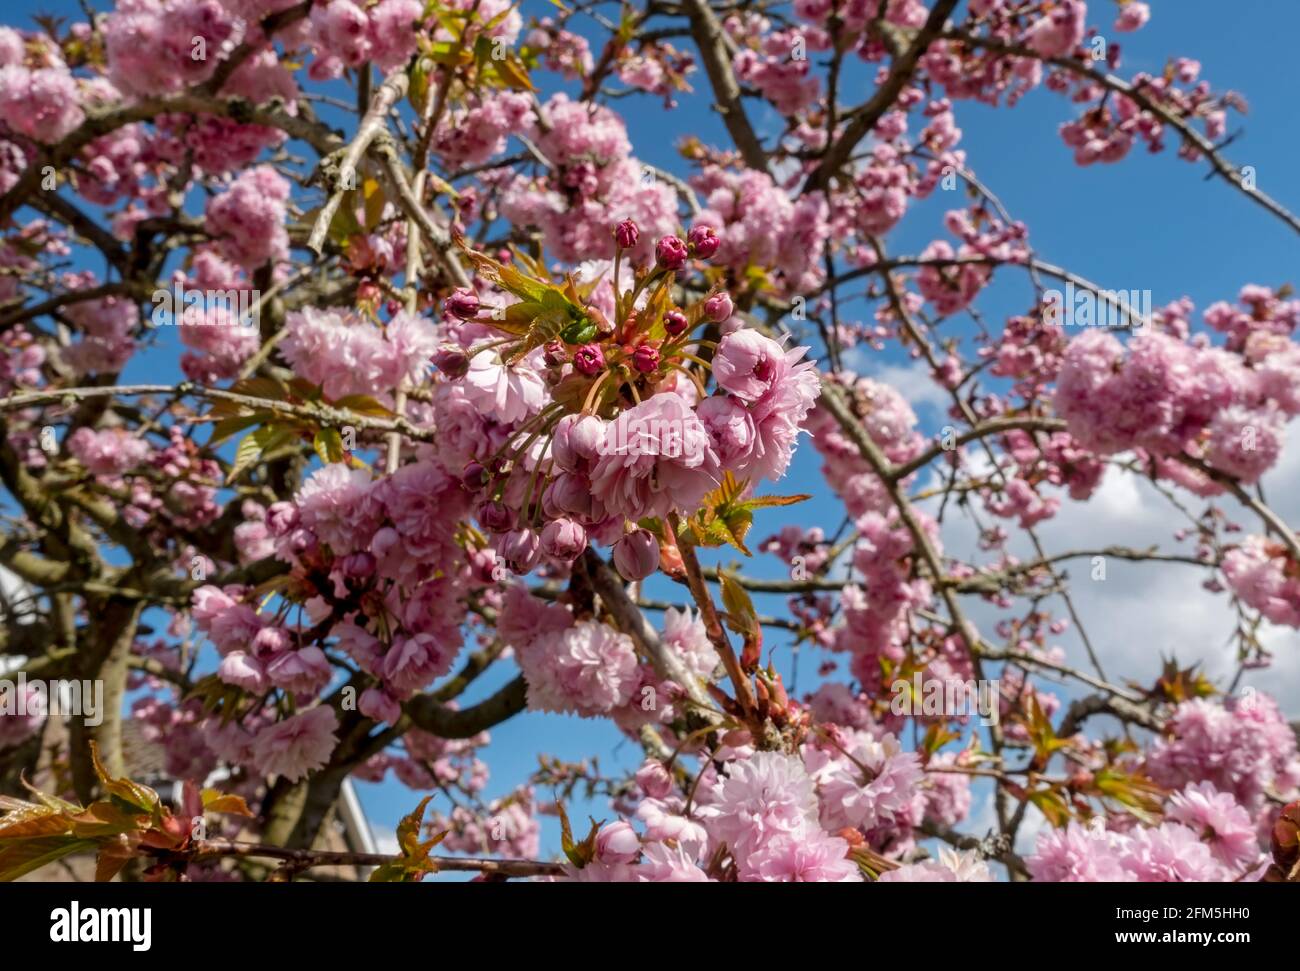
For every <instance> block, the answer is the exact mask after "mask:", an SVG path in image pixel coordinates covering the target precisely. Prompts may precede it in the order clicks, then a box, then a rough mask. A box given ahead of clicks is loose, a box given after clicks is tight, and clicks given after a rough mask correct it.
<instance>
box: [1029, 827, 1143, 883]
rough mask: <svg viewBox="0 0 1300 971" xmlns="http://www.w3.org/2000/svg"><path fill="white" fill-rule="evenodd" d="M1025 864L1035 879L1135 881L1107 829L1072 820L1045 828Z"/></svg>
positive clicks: (1075, 881)
mask: <svg viewBox="0 0 1300 971" xmlns="http://www.w3.org/2000/svg"><path fill="white" fill-rule="evenodd" d="M1025 866H1026V867H1027V868H1028V869H1029V873H1030V875H1031V876H1032V877H1033V878H1034V879H1035V880H1042V881H1044V882H1050V883H1062V882H1064V883H1108V882H1113V881H1125V880H1132V879H1133V876H1132V875H1131V874H1130V873H1129V872H1128V871H1126V870H1125V868H1124V867H1123V866H1122V865H1121V864H1120V860H1119V854H1118V852H1117V850H1116V847H1115V840H1114V839H1113V838H1112V837H1111V836H1110V834H1108V833H1106V832H1105V831H1104V830H1098V829H1092V828H1088V827H1085V826H1080V825H1079V824H1078V823H1076V822H1074V821H1071V822H1070V823H1069V825H1067V826H1066V827H1065V828H1064V829H1044V830H1042V832H1041V833H1040V834H1039V836H1038V845H1037V847H1036V848H1035V850H1034V852H1033V855H1031V856H1029V857H1026V858H1025Z"/></svg>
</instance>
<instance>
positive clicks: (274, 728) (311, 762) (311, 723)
mask: <svg viewBox="0 0 1300 971" xmlns="http://www.w3.org/2000/svg"><path fill="white" fill-rule="evenodd" d="M338 727H339V722H338V718H337V717H336V716H335V714H334V709H333V708H330V707H329V706H327V705H317V706H316V707H315V708H312V709H309V710H308V711H305V712H302V713H301V714H297V715H292V716H290V717H289V718H286V719H284V720H283V721H279V722H276V723H275V724H274V725H270V726H268V727H266V728H264V729H262V730H261V731H259V732H258V733H257V734H256V735H255V736H254V737H253V743H252V756H253V760H254V763H255V764H256V765H257V768H258V771H259V772H262V773H263V774H265V775H269V776H283V777H284V778H285V779H287V780H288V781H290V782H297V781H298V780H299V779H301V778H303V777H304V776H305V775H307V774H308V773H310V772H314V771H315V770H317V769H319V768H321V767H323V766H324V765H325V763H326V762H328V761H329V758H330V754H331V753H332V752H333V751H334V743H335V742H336V741H337V738H336V737H335V735H334V732H335V731H336V730H337V729H338Z"/></svg>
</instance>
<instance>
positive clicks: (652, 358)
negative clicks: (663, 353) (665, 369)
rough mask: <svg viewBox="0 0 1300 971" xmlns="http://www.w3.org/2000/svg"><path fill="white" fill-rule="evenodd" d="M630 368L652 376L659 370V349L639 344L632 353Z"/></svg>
mask: <svg viewBox="0 0 1300 971" xmlns="http://www.w3.org/2000/svg"><path fill="white" fill-rule="evenodd" d="M632 366H633V367H634V368H636V369H637V370H638V371H640V372H641V373H642V374H653V373H654V372H655V371H657V370H658V369H659V348H657V347H653V346H651V345H650V344H641V345H640V346H639V347H637V349H636V350H635V351H633V352H632Z"/></svg>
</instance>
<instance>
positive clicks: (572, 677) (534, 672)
mask: <svg viewBox="0 0 1300 971" xmlns="http://www.w3.org/2000/svg"><path fill="white" fill-rule="evenodd" d="M516 647H517V648H518V658H519V666H520V668H522V669H523V672H524V677H525V678H526V679H527V681H528V707H529V708H532V709H534V710H537V711H556V712H566V711H574V712H577V713H578V714H579V715H585V716H588V717H590V716H594V715H601V714H608V713H609V712H611V711H613V710H614V709H615V708H620V707H622V706H623V705H626V704H627V702H628V700H629V699H630V698H631V697H632V690H633V689H634V688H635V687H636V685H637V683H638V681H639V678H638V676H637V657H636V650H635V649H634V648H633V646H632V640H631V638H629V637H628V636H627V635H626V634H620V633H618V632H617V631H614V630H612V629H611V628H609V627H606V626H605V625H604V624H601V623H597V622H596V621H592V620H584V621H582V622H581V623H578V624H575V625H574V626H573V627H569V628H566V629H564V630H559V631H554V632H551V633H543V634H541V636H538V637H534V638H532V639H531V640H529V641H528V643H527V644H526V645H522V646H520V645H516Z"/></svg>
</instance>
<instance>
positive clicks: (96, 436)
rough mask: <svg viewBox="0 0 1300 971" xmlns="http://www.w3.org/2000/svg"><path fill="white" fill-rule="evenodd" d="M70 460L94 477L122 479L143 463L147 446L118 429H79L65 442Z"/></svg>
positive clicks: (142, 440) (146, 443)
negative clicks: (121, 476) (84, 468)
mask: <svg viewBox="0 0 1300 971" xmlns="http://www.w3.org/2000/svg"><path fill="white" fill-rule="evenodd" d="M68 451H69V452H71V453H72V457H73V458H75V459H76V460H77V461H78V462H80V463H81V464H82V465H84V466H85V467H86V471H88V472H90V473H92V474H94V475H122V474H123V473H125V472H129V471H131V470H132V469H134V468H135V467H136V466H137V465H139V464H140V463H141V462H143V461H144V460H145V459H147V458H148V457H149V455H150V453H151V452H152V451H153V449H152V448H150V447H149V442H148V441H147V440H145V439H143V438H138V437H136V436H135V435H132V434H130V433H129V432H127V431H126V430H125V429H122V428H105V429H103V430H102V431H95V430H94V429H91V428H86V427H84V426H83V427H81V428H78V429H77V430H76V431H75V432H73V433H72V435H71V436H69V438H68Z"/></svg>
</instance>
